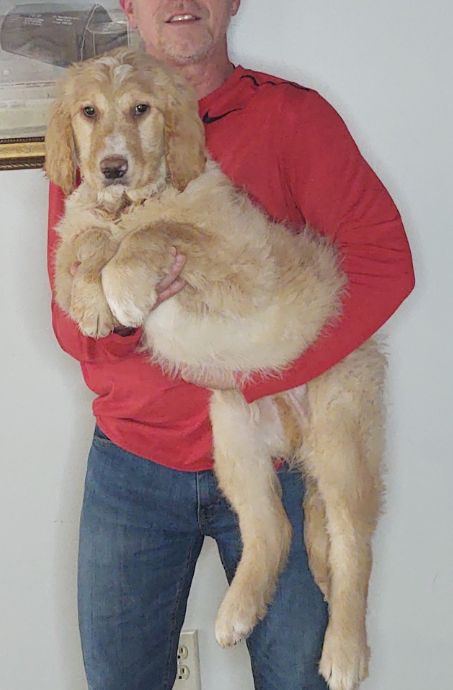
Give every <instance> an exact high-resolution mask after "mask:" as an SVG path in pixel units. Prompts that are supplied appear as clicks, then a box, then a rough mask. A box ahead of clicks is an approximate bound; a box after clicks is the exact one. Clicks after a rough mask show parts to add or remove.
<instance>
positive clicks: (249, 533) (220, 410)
mask: <svg viewBox="0 0 453 690" xmlns="http://www.w3.org/2000/svg"><path fill="white" fill-rule="evenodd" d="M211 422H212V427H213V433H214V457H215V465H214V470H215V473H216V476H217V479H218V482H219V486H220V488H221V489H222V491H223V493H224V494H225V496H226V498H227V499H228V500H229V502H230V503H231V505H232V507H233V509H234V510H235V512H236V513H237V516H238V519H239V526H240V530H241V537H242V543H243V551H242V557H241V560H240V562H239V564H238V567H237V570H236V573H235V576H234V578H233V581H232V582H231V585H230V588H229V590H228V592H227V594H226V595H225V598H224V600H223V602H222V604H221V606H220V608H219V611H218V614H217V621H216V638H217V641H218V643H219V644H220V645H221V646H223V647H227V646H231V645H234V644H236V643H237V642H239V641H240V640H241V639H244V638H245V637H247V636H248V635H249V634H250V632H251V631H252V629H253V627H254V626H255V624H256V623H257V622H258V620H260V619H262V618H264V616H265V613H266V610H267V606H268V604H269V603H270V600H271V598H272V595H273V593H274V589H275V586H276V582H277V578H278V575H279V574H280V572H281V570H282V569H283V567H284V566H285V564H286V560H287V556H288V551H289V547H290V544H291V526H290V523H289V521H288V518H287V516H286V513H285V510H284V508H283V505H282V503H281V500H280V485H279V483H278V479H277V477H276V474H275V471H274V467H273V464H272V459H271V457H270V455H269V451H268V450H267V449H266V447H265V444H264V443H263V442H262V440H261V438H260V435H259V434H258V433H257V427H256V424H255V423H254V420H253V414H252V412H251V410H250V407H249V406H248V405H247V403H246V402H245V400H244V398H243V397H242V395H241V394H240V393H238V392H236V391H216V392H214V394H213V398H212V401H211Z"/></svg>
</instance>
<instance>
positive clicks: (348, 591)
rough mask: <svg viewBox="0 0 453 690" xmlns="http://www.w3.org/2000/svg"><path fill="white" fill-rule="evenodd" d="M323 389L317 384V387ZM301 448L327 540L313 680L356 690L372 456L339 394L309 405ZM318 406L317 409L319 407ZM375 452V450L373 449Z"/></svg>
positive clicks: (374, 494)
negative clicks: (321, 632) (319, 648)
mask: <svg viewBox="0 0 453 690" xmlns="http://www.w3.org/2000/svg"><path fill="white" fill-rule="evenodd" d="M321 386H322V384H319V387H320V388H321ZM311 402H312V403H313V404H312V406H311V409H312V416H311V420H310V431H309V437H308V438H307V442H308V445H309V448H310V453H309V458H308V463H309V471H310V474H312V476H314V477H316V481H317V487H318V490H319V493H320V496H321V498H322V501H323V504H324V506H325V514H326V527H327V531H328V535H329V571H330V583H329V584H330V587H329V593H328V595H329V596H328V598H329V614H330V619H329V625H328V628H327V631H326V635H325V639H324V646H323V652H322V657H321V661H320V666H319V668H320V673H321V674H322V675H323V676H324V678H325V680H326V681H327V683H328V685H329V688H331V690H355V689H356V688H357V687H358V684H359V683H360V682H361V681H362V680H363V679H364V678H366V676H367V675H368V658H369V650H368V646H367V636H366V609H367V595H368V583H369V577H370V571H371V562H372V556H371V537H372V533H373V531H374V528H375V525H376V521H377V516H378V513H379V502H380V481H379V474H378V457H377V456H376V462H374V461H371V462H370V457H367V451H368V453H370V452H371V453H372V451H373V449H371V448H370V447H368V448H367V445H368V444H367V442H366V441H367V439H365V438H364V435H363V428H362V422H363V419H361V415H360V413H359V412H358V411H357V409H354V406H353V405H352V406H351V403H350V400H348V398H347V396H345V400H342V395H341V393H340V394H339V396H338V398H337V399H336V400H331V401H330V404H327V402H326V400H325V399H323V396H319V399H318V401H316V400H314V399H312V401H311ZM320 403H321V404H320ZM375 451H376V452H378V451H379V447H378V445H376V447H375Z"/></svg>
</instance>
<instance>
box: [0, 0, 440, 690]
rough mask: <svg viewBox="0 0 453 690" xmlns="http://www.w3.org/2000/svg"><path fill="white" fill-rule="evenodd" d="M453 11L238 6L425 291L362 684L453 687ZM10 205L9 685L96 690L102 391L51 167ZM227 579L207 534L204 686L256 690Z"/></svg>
mask: <svg viewBox="0 0 453 690" xmlns="http://www.w3.org/2000/svg"><path fill="white" fill-rule="evenodd" d="M452 22H453V11H452V6H451V2H450V0H434V1H433V2H431V3H425V2H414V0H380V2H376V1H375V0H342V2H338V1H337V2H333V1H329V0H326V1H325V2H320V1H319V0H280V2H279V3H276V2H272V1H271V0H243V8H242V10H241V13H240V16H239V17H238V19H237V21H236V22H235V26H234V29H233V41H232V45H233V49H234V55H235V57H237V58H238V60H240V61H241V63H242V64H245V65H250V66H255V67H259V68H261V69H263V70H268V71H270V72H273V73H278V74H281V75H283V76H287V77H289V78H292V79H297V80H299V81H304V82H305V83H306V84H308V85H311V86H314V87H315V88H317V89H318V90H320V91H321V92H322V93H323V94H324V95H325V96H327V98H328V99H329V100H330V101H331V102H332V103H333V104H334V105H335V106H336V107H337V109H339V110H340V112H341V113H342V114H343V116H344V117H345V119H346V120H347V122H348V123H349V126H350V129H351V130H352V132H353V134H354V136H355V137H356V139H357V141H358V143H359V144H360V146H361V148H362V150H363V151H364V152H365V154H366V156H367V158H368V160H369V161H370V162H371V164H372V165H373V167H374V168H375V169H376V170H377V172H378V173H379V174H380V176H381V177H382V179H383V180H384V182H385V183H386V184H387V185H388V186H389V188H390V189H391V191H392V193H393V195H394V197H395V199H396V201H397V203H398V205H399V207H400V209H401V211H402V213H403V216H404V218H405V220H406V225H407V229H408V232H409V235H410V238H411V243H412V247H413V251H414V257H415V262H416V269H417V278H418V286H417V290H416V292H415V293H414V295H413V296H412V297H411V298H410V300H409V301H408V302H407V303H406V304H405V305H404V306H403V308H402V309H401V310H400V312H399V313H398V315H397V316H396V317H395V318H393V320H392V322H391V324H390V326H389V328H388V329H387V330H388V332H389V333H390V351H391V367H390V373H389V413H390V422H389V434H388V436H389V444H388V468H389V469H388V477H387V484H388V500H387V512H386V515H385V517H384V518H383V519H382V521H381V524H380V527H379V531H378V535H377V539H376V544H375V554H376V564H375V570H374V575H373V580H372V587H371V602H370V608H371V611H370V616H369V623H370V632H371V642H372V646H373V649H374V656H373V663H372V666H371V678H370V680H368V681H367V682H366V683H365V684H364V688H366V690H394V689H395V690H396V689H398V690H427V689H430V688H436V689H437V688H439V689H440V688H445V689H446V688H448V687H451V686H452V683H453V660H452V654H451V640H452V638H453V622H452V621H453V548H452V539H451V527H452V525H453V501H452V499H451V487H452V486H453V462H452V461H453V453H452V450H451V447H452V445H453V431H452V426H453V425H452V423H451V409H452V403H453V395H452V387H453V380H452V376H451V361H450V360H451V355H450V353H451V351H452V348H451V338H452V337H453V317H452V314H453V297H452V295H453V289H452V288H453V281H452V278H451V268H450V263H451V254H452V252H453V232H452V230H453V228H452V223H453V220H452V219H453V203H452V196H453V194H452V189H453V187H452V183H453V175H452V172H451V170H452V164H451V158H452V154H453V150H452V149H453V146H452V142H453V138H452V133H451V123H452V122H453V80H452V78H451V69H452V64H453V50H452V41H451V38H450V34H451V26H452ZM0 207H1V211H2V214H1V219H2V228H1V234H0V247H1V257H2V273H1V278H0V280H1V288H2V289H1V305H2V310H1V313H2V331H3V336H2V339H1V345H0V347H1V357H0V366H1V381H2V392H1V398H0V400H1V437H0V438H1V450H2V454H1V462H2V470H1V475H0V477H1V481H0V492H1V494H0V510H1V514H0V534H1V544H2V565H1V567H0V597H1V601H0V610H1V622H0V688H1V689H2V690H29V689H30V688H33V690H84V689H85V687H86V685H85V681H84V680H83V672H82V667H81V658H80V652H79V645H78V635H77V624H76V611H75V564H76V545H77V522H78V511H79V506H80V500H81V492H82V482H83V474H84V465H85V458H86V452H87V448H88V446H89V441H90V433H91V429H92V420H91V418H90V409H89V408H90V405H89V403H90V395H89V393H88V392H87V391H86V390H85V388H84V386H83V384H82V383H81V378H80V375H79V372H78V367H77V365H76V364H75V363H74V362H72V361H71V360H70V359H69V358H68V357H67V356H65V355H64V354H63V353H61V352H60V351H59V349H58V347H57V345H56V344H55V342H54V340H53V337H52V333H51V329H50V324H49V313H48V302H49V293H48V288H47V278H46V273H45V222H46V182H45V180H44V179H43V175H42V173H41V172H38V171H30V172H28V171H19V172H14V173H0ZM224 586H225V585H224V579H223V575H222V571H221V569H220V566H219V564H218V561H217V556H216V550H215V546H214V544H213V543H212V542H208V543H207V544H206V547H205V549H204V550H203V553H202V556H201V559H200V562H199V567H198V570H197V574H196V578H195V582H194V586H193V591H192V595H191V601H190V606H189V611H188V616H187V621H186V623H187V627H196V628H198V629H199V631H200V642H201V650H200V651H201V662H202V672H203V676H202V677H203V690H214V688H215V689H216V690H252V688H253V685H252V681H251V676H250V671H249V668H248V661H247V657H246V654H245V650H244V649H243V648H238V649H235V650H232V651H221V650H218V649H217V648H216V646H215V643H214V641H213V619H214V611H215V608H216V605H217V603H218V601H219V600H220V597H221V595H222V592H223V589H224ZM282 690H284V689H283V688H282Z"/></svg>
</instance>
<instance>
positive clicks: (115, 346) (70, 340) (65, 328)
mask: <svg viewBox="0 0 453 690" xmlns="http://www.w3.org/2000/svg"><path fill="white" fill-rule="evenodd" d="M63 213H64V195H63V192H62V191H61V189H60V188H59V187H56V186H55V185H54V184H52V183H50V187H49V216H48V244H47V269H48V273H49V280H50V285H51V288H52V305H51V307H52V326H53V330H54V333H55V336H56V338H57V340H58V343H59V345H60V347H61V348H62V349H63V350H64V351H65V352H67V353H68V354H69V355H71V356H72V357H74V358H75V359H77V360H78V361H79V362H95V361H103V360H104V361H105V360H111V359H115V358H117V357H124V356H126V355H128V354H132V353H133V352H134V351H135V349H136V347H137V345H138V343H139V341H140V338H141V334H142V332H141V329H137V330H136V331H134V332H133V333H132V334H131V335H127V336H121V335H119V334H118V333H111V334H110V335H108V336H106V337H105V338H100V339H96V338H89V337H87V336H85V335H83V333H81V331H80V330H79V328H78V326H77V324H76V323H75V322H74V321H72V319H70V318H69V316H68V315H67V314H65V313H64V312H63V311H62V310H61V309H60V307H59V306H58V304H57V303H56V302H55V299H54V274H55V265H54V264H55V262H54V254H55V250H56V247H57V240H58V236H57V233H56V232H55V227H56V225H57V223H58V221H59V219H60V218H61V217H62V215H63Z"/></svg>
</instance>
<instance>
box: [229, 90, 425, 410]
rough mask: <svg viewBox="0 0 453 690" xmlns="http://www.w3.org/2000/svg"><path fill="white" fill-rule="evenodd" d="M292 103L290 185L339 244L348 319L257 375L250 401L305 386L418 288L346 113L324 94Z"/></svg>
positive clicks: (284, 148) (287, 139)
mask: <svg viewBox="0 0 453 690" xmlns="http://www.w3.org/2000/svg"><path fill="white" fill-rule="evenodd" d="M297 101H299V102H300V99H297V98H294V97H293V96H292V95H291V102H289V103H286V104H285V113H286V114H285V117H287V118H288V120H287V122H286V126H285V127H284V128H282V130H281V153H280V165H281V169H282V171H283V173H282V179H283V184H285V185H286V186H287V193H288V195H289V196H290V197H291V199H292V203H294V204H296V205H297V207H298V209H299V210H300V213H301V215H302V216H303V217H304V218H305V219H306V222H307V224H308V226H309V227H311V228H312V229H313V230H315V231H317V232H320V233H322V234H324V235H326V236H328V237H329V238H330V239H331V240H332V241H333V242H334V243H335V244H336V246H337V248H338V250H339V256H340V261H341V267H342V269H343V271H344V272H345V273H346V276H347V281H348V282H347V289H346V291H345V294H344V297H343V304H342V313H341V316H340V318H339V319H338V320H337V321H336V322H335V323H334V324H332V325H329V327H328V328H326V329H325V330H324V331H323V332H322V333H321V335H320V336H319V338H318V339H317V341H316V342H315V343H314V344H313V345H312V346H311V347H310V348H309V349H308V350H307V351H306V352H305V353H304V354H303V355H302V356H301V357H300V358H299V359H297V360H296V361H295V362H294V363H293V364H292V365H291V366H290V367H289V368H288V369H286V370H285V371H284V372H283V374H282V375H281V376H278V377H273V378H258V377H255V378H252V379H251V380H249V381H248V382H247V383H245V384H244V385H243V387H242V392H243V394H244V396H245V398H246V400H247V401H248V402H253V401H254V400H257V399H258V398H262V397H264V396H267V395H274V394H276V393H279V392H281V391H284V390H288V389H290V388H294V387H296V386H299V385H302V384H304V383H306V382H307V381H310V380H311V379H313V378H315V377H317V376H319V375H320V374H322V373H323V372H325V371H327V370H328V369H329V368H330V367H332V366H334V365H335V364H337V363H338V362H339V361H340V360H342V359H343V358H344V357H346V356H347V355H348V354H350V353H351V352H352V351H353V350H355V349H356V348H357V347H359V346H360V345H361V344H362V343H363V342H364V341H365V340H367V339H368V338H370V337H371V336H372V335H373V334H374V333H375V332H376V331H377V330H378V329H379V328H380V327H381V326H382V325H383V324H384V323H385V322H386V321H387V319H389V317H390V316H391V315H392V314H393V312H394V311H395V310H396V309H397V308H398V306H399V305H400V304H401V302H402V301H403V300H404V299H405V298H406V297H407V296H408V295H409V293H410V292H411V291H412V289H413V287H414V272H413V266H412V259H411V253H410V249H409V245H408V241H407V237H406V233H405V231H404V227H403V224H402V221H401V218H400V215H399V213H398V210H397V208H396V207H395V204H394V203H393V201H392V199H391V197H390V195H389V193H388V192H387V190H386V189H385V187H384V185H383V184H382V183H381V182H380V180H379V179H378V178H377V176H376V175H375V173H374V172H373V171H372V170H371V168H370V166H369V165H368V164H367V163H366V161H365V160H364V159H363V157H362V156H361V154H360V152H359V150H358V148H357V145H356V144H355V142H354V140H353V139H352V137H351V135H350V133H349V132H348V129H347V127H346V125H345V124H344V122H343V121H342V119H341V117H340V116H339V115H338V114H337V113H336V111H335V110H334V109H333V108H332V107H331V106H330V105H329V104H328V103H327V102H326V101H325V100H324V99H323V98H322V97H321V96H320V95H319V94H317V93H316V92H313V91H310V92H308V93H307V92H304V98H303V100H302V103H303V107H300V106H299V107H298V106H297Z"/></svg>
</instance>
